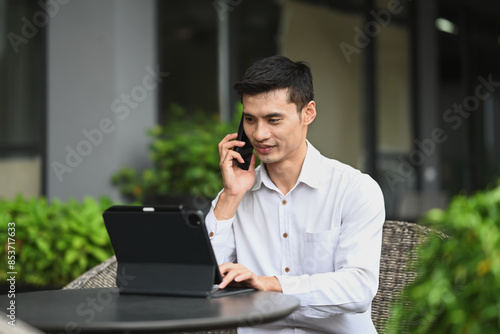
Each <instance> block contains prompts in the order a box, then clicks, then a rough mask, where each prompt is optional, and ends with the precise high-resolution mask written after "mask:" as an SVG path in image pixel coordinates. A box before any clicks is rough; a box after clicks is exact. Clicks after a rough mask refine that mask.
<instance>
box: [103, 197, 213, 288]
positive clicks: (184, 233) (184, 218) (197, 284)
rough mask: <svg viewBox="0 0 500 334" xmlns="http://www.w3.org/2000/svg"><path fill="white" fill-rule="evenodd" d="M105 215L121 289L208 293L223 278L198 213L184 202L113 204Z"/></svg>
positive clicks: (117, 281) (202, 220)
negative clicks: (176, 204)
mask: <svg viewBox="0 0 500 334" xmlns="http://www.w3.org/2000/svg"><path fill="white" fill-rule="evenodd" d="M103 218H104V222H105V225H106V229H107V231H108V234H109V237H110V239H111V244H112V246H113V249H114V251H115V254H116V258H117V262H118V270H117V280H116V284H117V286H118V288H119V290H120V293H140V294H166V295H180V296H204V297H207V296H209V294H210V291H211V290H212V288H213V286H214V284H218V283H220V282H221V275H220V272H219V268H218V265H217V261H216V259H215V256H214V253H213V249H212V246H211V244H210V239H209V238H208V235H207V231H206V228H205V224H204V219H203V215H202V212H201V211H199V210H191V209H187V208H185V207H184V206H182V205H180V206H112V207H110V208H109V209H107V210H106V211H105V212H104V213H103ZM120 275H121V277H120Z"/></svg>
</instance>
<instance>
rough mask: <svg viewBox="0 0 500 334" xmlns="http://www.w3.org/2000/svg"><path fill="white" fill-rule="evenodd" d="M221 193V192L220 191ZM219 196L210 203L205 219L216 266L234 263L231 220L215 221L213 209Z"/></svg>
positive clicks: (234, 249)
mask: <svg viewBox="0 0 500 334" xmlns="http://www.w3.org/2000/svg"><path fill="white" fill-rule="evenodd" d="M221 192H222V191H221ZM219 196H220V193H219V195H217V198H215V199H214V200H213V201H212V206H211V208H210V211H209V212H208V214H207V217H206V219H205V225H206V228H207V233H208V237H209V238H210V242H211V243H212V248H213V250H214V254H215V258H216V259H217V263H218V264H222V263H226V262H236V246H235V243H234V233H233V228H232V227H233V220H234V217H233V218H231V219H228V220H217V218H216V217H215V215H214V209H215V206H216V205H217V201H218V200H219Z"/></svg>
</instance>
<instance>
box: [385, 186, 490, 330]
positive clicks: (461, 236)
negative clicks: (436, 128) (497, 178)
mask: <svg viewBox="0 0 500 334" xmlns="http://www.w3.org/2000/svg"><path fill="white" fill-rule="evenodd" d="M422 221H423V222H427V223H429V224H431V226H432V227H434V228H435V229H436V230H439V231H442V232H444V234H445V235H446V236H447V237H445V238H442V237H440V236H439V234H437V233H436V234H433V235H430V236H429V238H428V239H427V240H425V241H424V243H423V244H422V246H421V247H420V248H419V261H417V262H416V263H415V264H414V270H416V272H417V277H416V279H415V281H414V282H413V283H412V284H411V285H409V286H408V287H407V288H406V289H405V290H404V291H403V295H402V299H401V300H400V302H399V303H397V304H395V306H394V307H393V309H392V316H391V321H390V324H389V328H391V330H390V331H389V332H388V333H467V334H474V333H478V334H488V333H500V298H499V292H500V183H499V185H497V186H496V187H495V188H492V189H488V190H485V191H480V192H477V193H476V194H474V195H473V196H470V197H468V196H465V195H459V196H456V197H455V198H454V199H453V200H452V201H451V203H450V205H449V207H448V208H447V209H446V210H444V211H443V210H437V209H435V210H431V211H430V212H428V214H427V215H426V216H425V217H424V218H423V219H422Z"/></svg>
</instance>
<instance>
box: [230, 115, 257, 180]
mask: <svg viewBox="0 0 500 334" xmlns="http://www.w3.org/2000/svg"><path fill="white" fill-rule="evenodd" d="M236 140H239V141H244V142H245V146H243V147H239V146H236V147H235V148H234V150H235V151H236V152H238V153H239V154H241V157H242V158H243V160H245V162H244V163H241V162H239V161H238V160H236V159H233V161H234V162H235V163H236V165H237V166H238V167H240V168H241V169H244V170H248V168H249V167H250V160H252V153H253V146H252V144H251V143H250V140H249V139H248V137H247V135H246V134H245V131H244V130H243V116H242V117H241V121H240V127H239V128H238V137H237V138H236Z"/></svg>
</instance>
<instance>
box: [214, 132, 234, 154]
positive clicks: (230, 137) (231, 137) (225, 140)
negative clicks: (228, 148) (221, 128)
mask: <svg viewBox="0 0 500 334" xmlns="http://www.w3.org/2000/svg"><path fill="white" fill-rule="evenodd" d="M236 138H238V134H237V133H230V134H228V135H226V136H225V137H224V138H223V139H222V140H221V141H220V142H219V145H218V147H219V155H221V156H222V154H221V153H222V150H223V148H224V145H225V144H227V143H228V142H230V141H233V140H234V139H236Z"/></svg>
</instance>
